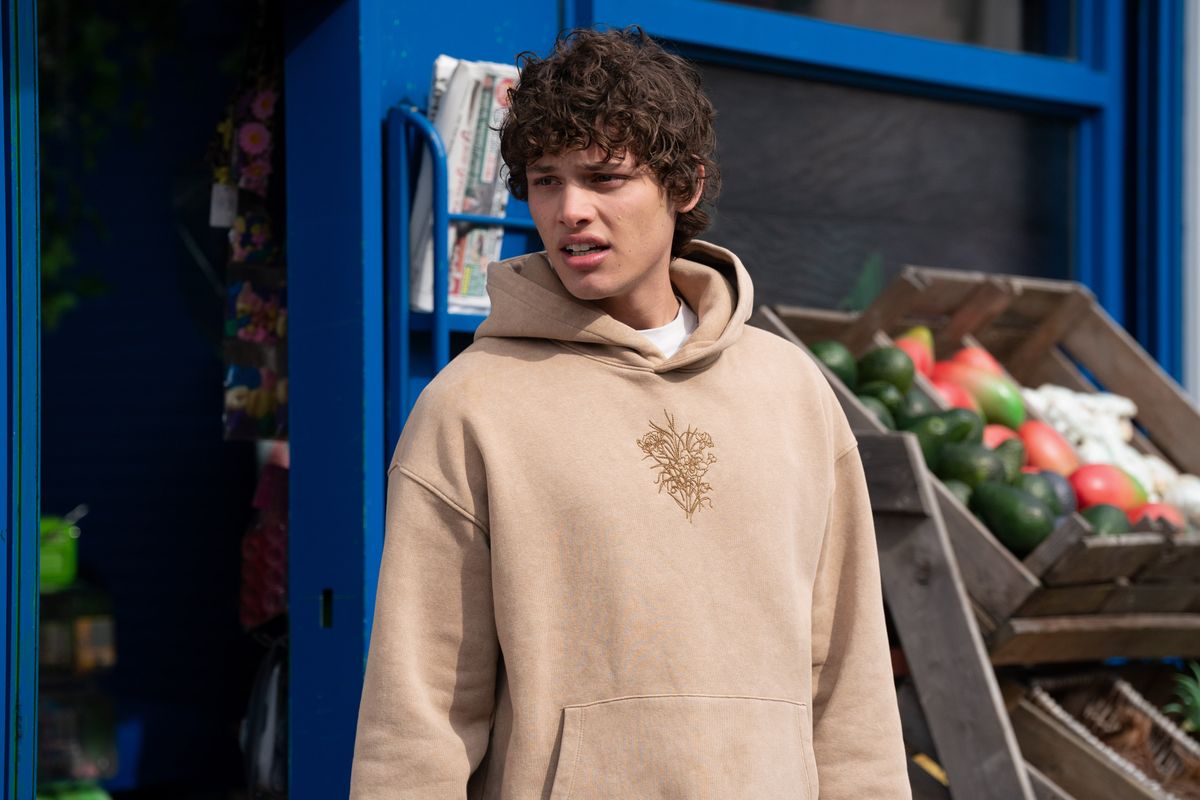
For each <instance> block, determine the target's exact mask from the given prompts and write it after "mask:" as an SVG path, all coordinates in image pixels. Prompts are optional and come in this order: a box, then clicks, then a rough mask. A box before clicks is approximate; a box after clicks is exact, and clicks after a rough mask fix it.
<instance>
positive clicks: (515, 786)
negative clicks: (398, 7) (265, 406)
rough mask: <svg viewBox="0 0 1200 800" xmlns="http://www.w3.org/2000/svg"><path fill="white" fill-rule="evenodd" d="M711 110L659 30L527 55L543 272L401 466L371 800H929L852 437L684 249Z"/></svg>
mask: <svg viewBox="0 0 1200 800" xmlns="http://www.w3.org/2000/svg"><path fill="white" fill-rule="evenodd" d="M713 116H714V113H713V108H712V105H711V104H710V103H709V101H708V99H707V98H706V97H705V96H704V94H703V92H702V90H701V88H700V82H699V79H698V76H697V74H696V72H695V71H694V70H693V69H692V68H691V67H690V66H689V65H687V64H686V62H684V61H682V60H681V59H679V58H678V57H676V56H673V55H670V54H668V53H666V52H665V51H663V50H662V49H661V48H660V47H659V46H658V45H657V44H655V43H654V42H652V41H651V40H649V39H648V38H647V37H645V36H644V35H642V34H641V33H640V32H637V31H610V32H607V33H597V32H592V31H577V32H575V33H573V34H572V35H570V36H568V37H567V38H565V39H563V40H561V41H559V42H558V43H557V45H556V47H555V50H554V52H553V54H552V55H551V56H550V57H549V58H547V59H545V60H541V59H538V58H536V57H533V56H526V58H525V61H524V64H523V69H522V73H521V80H520V83H519V85H518V86H517V88H516V89H515V91H514V92H513V93H512V96H511V106H510V109H509V115H508V118H507V121H506V122H505V123H504V126H503V129H502V133H501V141H502V152H503V155H504V159H505V162H506V163H507V165H508V168H509V170H510V178H509V182H510V185H511V188H512V190H513V193H514V194H515V195H516V196H517V197H521V198H527V199H528V201H529V206H530V210H531V212H532V214H533V218H534V221H535V222H536V224H537V228H538V232H539V233H540V234H541V238H542V241H543V243H544V244H545V246H546V252H544V253H534V254H531V255H527V256H522V257H520V258H517V259H513V260H510V261H507V262H502V263H500V264H495V265H493V266H492V267H491V269H490V270H489V274H488V289H489V293H490V295H491V298H492V313H491V315H490V316H489V317H488V319H487V321H486V322H485V323H484V324H483V325H482V326H481V327H480V329H479V332H478V333H477V334H476V337H475V343H474V344H473V345H472V346H471V347H470V348H468V349H467V350H466V351H465V352H464V353H463V354H462V355H460V356H459V357H458V358H456V359H455V360H454V362H453V363H451V364H450V366H449V367H448V368H447V369H446V370H444V371H443V372H442V373H441V375H439V376H438V378H437V379H436V380H435V381H434V382H433V383H432V384H431V385H430V386H429V387H428V389H426V391H425V392H424V393H423V394H422V396H421V398H420V400H419V401H418V403H417V407H416V409H415V410H414V412H413V415H412V417H411V419H410V420H409V422H408V425H407V426H406V427H405V430H404V435H403V436H402V437H401V440H400V443H399V445H398V447H397V449H396V453H395V457H394V458H393V461H392V465H391V469H390V472H389V478H390V480H389V496H388V522H387V540H386V546H385V549H384V556H383V564H382V567H381V572H380V581H379V592H378V600H377V605H376V612H375V623H374V632H373V634H372V640H371V650H370V656H369V659H368V663H367V673H366V682H365V685H364V688H363V699H362V707H361V710H360V717H359V726H358V738H357V743H356V751H355V760H354V771H353V780H352V790H351V796H352V797H353V798H355V800H383V799H384V798H438V799H439V800H441V799H442V798H462V797H469V798H489V799H490V798H503V799H504V800H508V799H509V798H512V800H526V798H552V799H553V800H567V799H568V798H570V799H571V800H601V799H602V800H645V799H646V798H680V799H681V800H683V799H686V800H692V799H693V798H711V799H712V800H784V798H788V799H791V798H816V797H817V796H818V793H819V794H820V796H821V797H822V798H846V800H849V799H850V798H854V799H855V800H866V799H868V798H869V799H870V800H878V799H880V798H906V797H908V796H909V789H908V783H907V777H906V764H905V756H904V751H903V745H902V742H901V738H900V726H899V720H898V715H897V711H896V700H895V694H894V692H893V688H892V677H891V668H890V660H889V658H888V651H887V642H886V635H885V632H884V623H883V608H882V600H881V594H880V587H879V574H878V564H877V555H876V551H875V540H874V535H873V531H872V523H871V510H870V504H869V501H868V498H867V493H866V487H865V483H864V480H863V473H862V466H861V463H860V461H859V457H858V452H857V448H856V445H855V440H854V437H853V435H852V434H851V432H850V429H849V427H848V426H847V424H846V420H845V418H844V417H843V415H842V412H841V410H840V408H839V406H838V404H837V401H836V399H835V398H834V396H833V394H832V392H831V390H830V388H829V386H828V384H827V383H826V382H825V380H824V379H823V378H822V376H821V374H820V372H819V371H818V370H817V368H816V367H815V366H814V365H813V364H812V362H811V361H809V360H808V359H807V358H806V357H805V356H804V355H803V354H802V353H801V352H800V351H799V350H798V349H797V348H795V347H793V346H792V345H791V344H789V343H787V342H785V341H783V340H782V339H779V338H777V337H775V336H772V335H770V334H768V333H765V332H763V331H760V330H757V329H754V328H750V327H747V326H746V320H747V319H748V317H749V316H750V314H751V311H752V307H753V296H752V290H751V284H750V278H749V276H748V275H747V273H746V270H745V269H744V268H743V267H742V265H741V263H740V262H739V261H738V260H737V258H736V257H735V256H734V255H733V254H732V253H730V252H728V251H727V250H723V249H722V248H719V247H715V246H712V245H708V244H704V243H701V242H696V241H692V237H693V236H695V235H696V234H697V233H699V232H700V231H701V230H703V229H704V227H705V226H706V224H707V221H708V220H707V216H706V215H705V213H704V212H703V211H702V210H701V209H700V205H699V204H700V202H701V201H702V200H705V199H711V197H712V196H714V195H715V192H716V186H717V170H716V164H715V162H714V161H713V155H714V151H715V143H714V136H713V127H712V120H713Z"/></svg>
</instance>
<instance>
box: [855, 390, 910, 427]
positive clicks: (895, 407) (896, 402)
mask: <svg viewBox="0 0 1200 800" xmlns="http://www.w3.org/2000/svg"><path fill="white" fill-rule="evenodd" d="M857 394H858V396H859V397H862V396H863V395H870V396H871V397H876V398H878V399H879V400H880V401H881V402H882V403H883V404H884V405H885V406H887V410H888V412H889V413H890V414H891V415H892V419H895V418H896V412H897V411H899V410H900V406H902V405H903V404H904V395H903V394H901V392H900V390H899V389H897V388H896V387H895V386H892V385H891V384H890V383H888V382H887V381H867V382H866V383H862V384H859V387H858V392H857Z"/></svg>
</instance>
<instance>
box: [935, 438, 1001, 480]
mask: <svg viewBox="0 0 1200 800" xmlns="http://www.w3.org/2000/svg"><path fill="white" fill-rule="evenodd" d="M936 474H937V476H938V477H939V478H941V479H942V480H957V481H962V482H963V483H965V484H966V485H967V486H970V487H971V488H976V487H978V486H979V484H981V483H984V482H985V481H1003V480H1004V461H1003V460H1002V459H1001V458H1000V456H998V455H996V453H994V452H993V451H991V450H989V449H988V448H986V447H984V446H983V445H981V444H964V443H959V442H949V443H947V444H945V445H943V446H942V449H941V452H940V453H938V457H937V469H936Z"/></svg>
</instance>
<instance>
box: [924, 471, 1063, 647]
mask: <svg viewBox="0 0 1200 800" xmlns="http://www.w3.org/2000/svg"><path fill="white" fill-rule="evenodd" d="M931 483H932V486H933V492H934V496H935V497H936V498H937V503H938V510H939V511H940V513H941V517H942V521H943V524H945V526H946V533H947V535H948V536H949V537H950V543H951V545H952V546H953V547H954V555H955V557H956V558H957V559H958V568H959V571H960V572H961V573H962V576H963V580H964V581H965V582H966V585H967V592H968V594H970V595H971V599H972V600H973V601H975V604H976V605H977V606H978V607H979V609H980V610H981V611H982V612H983V613H984V614H986V616H987V617H988V619H989V620H990V622H991V623H992V625H996V624H999V623H1000V622H1003V621H1004V620H1006V619H1008V618H1009V617H1010V616H1012V614H1013V612H1015V611H1016V610H1017V609H1018V608H1020V607H1021V604H1022V603H1024V602H1025V600H1026V599H1027V598H1028V597H1029V596H1030V595H1031V594H1033V593H1034V592H1035V591H1036V590H1037V589H1038V588H1039V587H1040V585H1041V584H1039V583H1038V580H1037V578H1035V577H1034V576H1033V575H1031V574H1030V573H1029V570H1027V569H1025V566H1024V565H1023V564H1022V563H1021V562H1020V561H1019V560H1018V559H1017V557H1016V556H1014V555H1013V554H1012V553H1011V552H1009V550H1008V548H1007V547H1005V546H1004V545H1002V544H1000V541H999V540H998V539H996V537H995V536H994V535H993V534H992V532H991V531H989V530H988V529H987V528H985V527H984V526H983V523H981V522H980V521H979V520H978V519H976V517H975V515H974V514H972V513H971V512H970V511H968V510H967V509H966V507H965V506H963V504H962V503H960V502H959V500H958V498H957V497H955V496H954V493H953V492H951V491H950V490H949V489H947V488H946V486H945V484H943V483H942V482H941V481H939V480H936V479H933V480H932V481H931Z"/></svg>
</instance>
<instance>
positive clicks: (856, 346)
mask: <svg viewBox="0 0 1200 800" xmlns="http://www.w3.org/2000/svg"><path fill="white" fill-rule="evenodd" d="M752 322H753V323H754V324H756V325H759V326H761V327H763V328H766V329H768V330H771V331H772V332H775V333H778V334H779V335H781V336H783V337H784V338H787V339H789V340H790V341H792V342H794V343H795V344H797V345H798V346H800V347H802V348H805V349H807V345H808V344H811V343H813V342H816V341H820V340H826V339H834V340H837V341H840V342H841V343H843V344H845V345H846V346H847V347H848V348H849V349H850V351H851V352H852V353H853V354H854V355H855V357H859V356H861V355H862V354H863V353H864V352H866V351H867V350H869V349H871V348H872V347H874V346H879V345H884V344H888V343H890V341H891V340H890V338H889V334H893V335H894V334H896V333H898V332H899V331H901V330H906V329H908V328H910V327H912V326H914V325H926V326H928V327H929V328H930V329H931V330H932V331H933V332H934V335H935V342H936V351H937V352H938V353H939V355H941V356H942V357H944V356H946V355H949V354H950V353H951V352H952V351H953V350H956V349H958V348H959V347H961V346H967V345H982V346H983V347H985V348H987V350H988V351H989V352H990V353H992V355H994V356H995V357H996V358H997V359H998V360H999V361H1000V362H1001V364H1002V365H1003V366H1004V367H1005V369H1006V370H1007V371H1008V372H1009V373H1010V375H1011V376H1012V377H1013V378H1014V379H1015V380H1017V381H1018V382H1020V383H1022V384H1024V385H1031V386H1037V385H1040V384H1042V383H1055V384H1059V385H1062V386H1066V387H1067V388H1071V389H1074V390H1076V391H1085V392H1092V391H1096V390H1097V387H1096V386H1095V385H1094V384H1093V383H1092V382H1091V380H1090V379H1089V378H1088V377H1087V375H1088V374H1090V375H1091V376H1093V377H1094V378H1095V380H1097V381H1099V382H1100V383H1101V384H1102V385H1103V388H1104V389H1106V390H1108V391H1111V392H1114V393H1116V394H1120V395H1124V396H1126V397H1129V398H1131V399H1132V400H1133V401H1134V402H1135V403H1136V404H1137V407H1138V411H1139V414H1138V417H1137V418H1136V420H1135V422H1136V424H1137V427H1138V428H1139V430H1138V431H1137V432H1136V434H1135V436H1134V441H1133V443H1132V444H1133V446H1134V447H1135V448H1137V449H1138V450H1140V451H1141V452H1143V453H1151V454H1155V455H1159V456H1160V457H1162V458H1163V459H1164V460H1166V461H1168V462H1169V463H1171V464H1173V465H1174V466H1175V467H1176V468H1177V469H1179V470H1180V471H1182V472H1190V473H1193V474H1200V412H1197V410H1196V408H1195V407H1194V406H1192V405H1191V403H1190V402H1189V401H1188V400H1187V398H1186V396H1185V395H1184V394H1183V392H1182V391H1181V390H1180V389H1179V387H1178V386H1177V385H1176V384H1175V383H1174V382H1173V381H1172V380H1171V379H1170V377H1169V376H1168V375H1166V373H1165V372H1163V371H1162V369H1161V368H1159V367H1158V365H1157V364H1156V363H1155V362H1154V361H1153V360H1152V359H1151V358H1150V357H1149V356H1148V355H1147V354H1146V353H1145V352H1144V351H1143V350H1142V349H1141V348H1140V347H1139V346H1138V345H1137V343H1136V342H1135V341H1134V340H1133V339H1132V338H1131V337H1130V336H1129V335H1128V334H1126V333H1125V332H1124V331H1123V330H1122V329H1121V328H1120V327H1119V326H1117V325H1116V324H1115V323H1114V322H1113V321H1112V320H1111V318H1109V317H1108V315H1107V314H1106V313H1105V312H1104V310H1103V309H1102V308H1100V306H1099V305H1098V304H1097V303H1096V301H1095V299H1094V297H1093V296H1092V295H1091V293H1090V292H1089V291H1088V290H1087V289H1086V288H1085V287H1082V286H1081V285H1079V284H1075V283H1071V282H1067V281H1049V280H1042V279H1033V278H1023V277H1013V276H994V275H986V274H983V273H972V272H960V271H951V270H939V269H930V268H917V267H908V268H905V269H904V270H903V271H902V273H901V274H900V275H899V276H897V278H896V279H895V280H894V281H893V282H892V283H891V284H890V285H889V286H888V287H887V288H886V289H885V291H884V292H883V293H882V294H881V295H880V296H879V297H878V298H877V299H876V301H875V302H874V303H873V304H872V305H871V306H870V307H869V308H867V309H866V310H864V311H863V312H861V313H850V312H839V311H828V310H817V309H807V308H796V307H787V306H776V307H761V308H760V309H759V310H758V311H757V313H756V315H755V318H754V319H753V320H752ZM818 364H820V362H819V361H818ZM821 368H822V370H823V371H824V372H825V375H826V377H827V378H828V379H829V381H830V384H831V385H832V386H833V388H834V390H835V392H836V393H837V395H838V398H839V400H840V401H841V404H842V407H843V410H844V411H845V413H846V415H847V418H848V419H849V420H850V423H851V426H852V427H853V428H854V430H855V433H856V435H857V436H858V438H859V441H860V450H861V452H862V456H863V464H864V469H865V470H866V473H867V480H868V484H869V486H870V490H871V499H872V505H873V508H874V511H875V523H876V534H877V538H878V542H879V550H880V567H881V572H882V577H883V584H884V592H885V596H886V598H887V601H888V608H889V612H890V614H891V617H892V620H893V623H894V625H895V628H896V630H897V632H898V634H899V636H900V639H901V643H902V645H903V646H904V650H905V655H906V659H907V661H908V664H909V669H910V673H911V676H912V681H913V684H914V685H915V692H913V691H911V690H906V689H903V688H902V691H901V694H900V702H901V709H902V714H903V717H904V722H905V738H906V740H907V741H908V742H909V744H910V748H911V747H913V746H914V743H916V745H915V746H916V747H917V749H919V750H922V751H923V752H931V750H930V749H922V747H921V743H922V742H925V743H928V745H929V746H930V747H931V748H932V752H936V753H937V758H938V762H939V763H940V764H941V765H942V767H943V768H944V770H945V772H946V775H947V778H948V782H949V785H950V791H949V793H947V791H946V789H945V787H943V786H942V784H940V783H938V782H936V781H933V780H932V779H929V778H928V775H927V774H926V773H925V772H924V771H923V770H920V769H910V772H911V773H912V775H913V788H914V796H915V797H918V798H920V797H930V798H932V797H954V798H993V797H994V798H1034V797H1037V798H1054V797H1061V798H1069V797H1072V796H1073V795H1072V794H1069V793H1067V792H1066V791H1065V790H1064V789H1062V788H1060V787H1058V786H1056V785H1055V784H1053V783H1052V782H1051V781H1050V780H1049V779H1047V778H1046V777H1045V775H1044V774H1043V773H1042V772H1040V771H1039V770H1037V769H1035V768H1033V767H1032V766H1031V764H1029V763H1026V759H1025V758H1024V757H1023V756H1022V753H1021V748H1020V745H1019V744H1018V742H1019V743H1020V744H1022V745H1025V747H1026V749H1027V751H1028V753H1027V755H1028V756H1030V758H1029V761H1033V762H1034V763H1041V764H1043V765H1048V764H1052V763H1053V759H1054V758H1055V752H1056V749H1055V746H1051V744H1047V742H1050V743H1052V744H1057V746H1059V747H1062V748H1071V747H1074V745H1075V744H1076V743H1075V742H1073V741H1071V739H1070V736H1069V734H1067V733H1066V732H1065V730H1060V729H1059V728H1057V727H1056V726H1055V725H1054V724H1053V721H1046V720H1044V719H1042V717H1043V716H1044V715H1041V716H1039V715H1038V714H1037V713H1035V712H1030V711H1029V708H1030V704H1029V703H1028V702H1026V701H1024V700H1022V699H1021V698H1020V697H1018V696H1015V695H1012V696H1009V697H1008V699H1007V701H1006V700H1005V699H1004V698H1003V696H1002V693H1001V688H1000V686H999V684H998V682H997V680H996V676H995V673H994V671H993V667H994V666H1000V665H1028V666H1033V665H1038V664H1050V663H1056V662H1088V661H1097V660H1101V659H1105V658H1109V657H1128V658H1136V657H1151V658H1154V657H1167V656H1197V655H1200V537H1197V536H1196V535H1184V534H1180V533H1178V532H1175V531H1171V530H1169V529H1168V528H1166V527H1165V526H1160V527H1158V528H1155V527H1153V526H1151V525H1146V526H1142V527H1144V528H1145V529H1144V530H1139V531H1138V532H1135V533H1129V534H1121V535H1115V536H1112V535H1110V536H1094V535H1093V534H1092V531H1091V528H1090V526H1089V525H1088V523H1087V521H1086V520H1085V519H1084V518H1083V517H1081V516H1080V515H1078V514H1074V515H1072V516H1071V517H1069V518H1067V519H1066V520H1065V521H1064V522H1063V523H1062V524H1060V525H1059V526H1058V528H1057V529H1056V530H1055V531H1054V532H1053V533H1052V534H1051V535H1050V536H1049V537H1048V538H1047V539H1046V540H1045V541H1043V542H1042V543H1041V545H1039V546H1038V547H1037V548H1036V549H1035V550H1034V551H1033V552H1031V553H1030V554H1029V555H1028V556H1026V557H1025V558H1024V559H1018V558H1017V557H1016V556H1014V555H1013V554H1012V553H1010V552H1009V550H1008V549H1006V548H1005V547H1004V546H1003V545H1002V544H1001V543H1000V542H999V541H998V540H997V539H996V537H995V536H994V535H993V534H992V533H991V532H990V531H989V530H988V529H987V528H986V527H984V526H983V524H982V523H981V522H980V521H979V520H978V519H977V518H976V517H975V516H974V515H973V514H972V513H970V512H969V511H968V510H967V509H966V508H965V507H964V506H963V505H962V504H961V503H960V502H959V501H958V499H957V498H956V497H955V496H954V495H953V494H952V493H951V492H950V491H949V490H948V489H947V488H946V487H945V486H944V485H943V484H942V482H941V481H940V480H938V479H937V478H936V477H935V476H934V475H933V474H932V473H931V472H929V471H928V470H927V469H926V467H925V464H924V460H923V458H922V456H921V452H920V448H919V446H918V445H917V443H916V439H915V437H913V436H912V434H907V433H896V432H890V431H888V430H886V429H885V428H884V427H883V426H882V424H881V423H879V421H878V420H877V419H876V417H875V416H874V415H873V414H872V413H871V412H870V411H869V410H868V409H867V408H866V407H865V406H864V405H863V404H862V403H861V402H860V401H859V400H858V398H857V396H856V395H855V394H854V393H853V392H852V391H850V389H848V388H847V387H846V386H845V385H843V384H842V383H841V381H840V380H838V379H837V378H836V377H835V376H834V375H833V373H832V372H830V371H829V370H827V369H825V367H824V365H821ZM915 386H916V387H917V388H918V389H919V390H920V391H922V392H924V393H925V394H926V395H928V396H929V397H930V399H931V400H933V401H934V402H935V404H937V405H940V406H944V403H943V402H942V400H941V398H940V396H939V395H938V394H937V392H936V391H935V390H933V388H932V386H931V385H929V384H928V383H927V382H926V381H925V380H924V379H923V378H922V377H921V376H920V375H918V376H917V380H916V383H915ZM1030 416H1031V417H1032V416H1033V415H1032V414H1031V415H1030ZM1006 711H1012V712H1013V716H1012V717H1011V719H1010V715H1009V713H1006ZM1014 721H1015V722H1016V723H1017V728H1016V729H1014ZM1107 785H1108V786H1110V787H1115V788H1112V790H1111V792H1110V793H1109V794H1106V795H1104V796H1105V797H1109V796H1111V797H1113V798H1121V797H1165V796H1167V795H1163V794H1155V793H1153V792H1149V791H1148V790H1146V789H1145V788H1144V787H1142V786H1141V785H1140V784H1137V783H1136V782H1133V781H1124V782H1122V781H1121V780H1117V779H1114V780H1113V781H1110V782H1109V783H1108V784H1107ZM1077 791H1080V789H1079V788H1078V787H1077ZM1078 796H1079V797H1081V798H1082V797H1085V796H1090V795H1088V794H1083V793H1080V794H1079V795H1078ZM1097 796H1099V795H1097Z"/></svg>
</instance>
